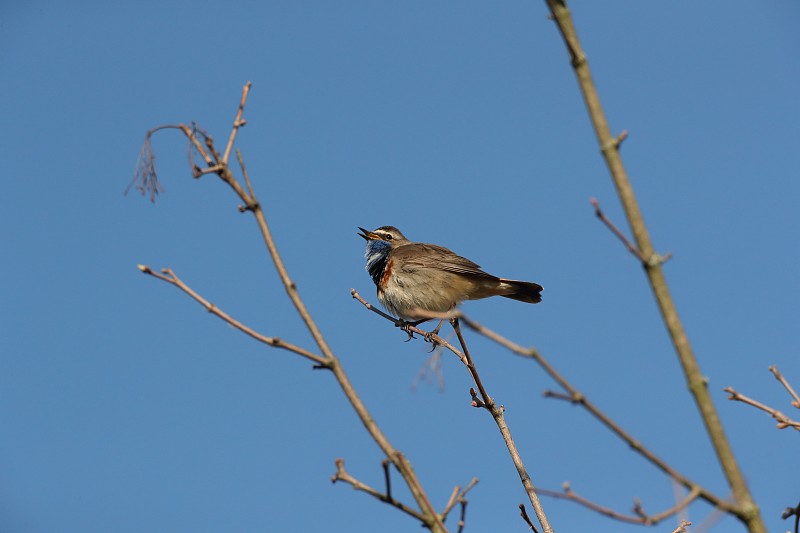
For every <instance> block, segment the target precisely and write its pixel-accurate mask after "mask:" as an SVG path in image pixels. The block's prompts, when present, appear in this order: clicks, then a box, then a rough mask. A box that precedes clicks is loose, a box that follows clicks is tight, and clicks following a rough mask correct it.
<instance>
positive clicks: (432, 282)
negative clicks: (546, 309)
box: [358, 226, 543, 332]
mask: <svg viewBox="0 0 800 533" xmlns="http://www.w3.org/2000/svg"><path fill="white" fill-rule="evenodd" d="M358 229H360V230H361V233H359V234H358V235H359V236H360V237H363V238H364V239H365V240H366V241H367V250H366V253H365V254H364V255H365V257H366V259H367V272H369V275H370V276H371V277H372V281H374V282H375V285H376V286H377V288H378V300H379V301H380V302H381V304H382V305H383V306H384V307H385V308H386V309H387V310H388V311H389V312H390V313H392V314H394V315H395V316H397V317H399V318H400V319H401V320H403V321H406V322H411V321H416V323H417V324H419V323H420V322H424V321H425V320H428V319H430V318H432V316H431V315H435V314H437V313H438V314H441V313H447V312H449V311H451V310H453V309H454V308H455V307H456V306H457V305H458V304H460V303H461V302H463V301H464V300H480V299H481V298H488V297H489V296H504V297H506V298H511V299H512V300H519V301H520V302H527V303H532V304H535V303H539V302H540V301H542V296H541V292H542V290H543V289H542V286H541V285H539V284H537V283H531V282H528V281H517V280H512V279H505V278H498V277H496V276H492V275H491V274H487V273H486V272H484V271H483V270H481V267H480V266H478V265H477V264H475V263H473V262H472V261H470V260H469V259H466V258H464V257H461V256H460V255H457V254H455V253H453V252H452V251H450V250H448V249H447V248H445V247H443V246H438V245H436V244H426V243H421V242H412V241H409V240H408V239H406V237H405V236H404V235H403V234H402V233H401V232H400V230H398V229H397V228H395V227H393V226H381V227H380V228H378V229H376V230H373V231H368V230H365V229H364V228H362V227H359V228H358ZM415 325H416V324H415ZM439 326H440V327H441V323H440V324H439ZM438 330H439V328H438V327H437V328H436V330H434V331H437V332H438Z"/></svg>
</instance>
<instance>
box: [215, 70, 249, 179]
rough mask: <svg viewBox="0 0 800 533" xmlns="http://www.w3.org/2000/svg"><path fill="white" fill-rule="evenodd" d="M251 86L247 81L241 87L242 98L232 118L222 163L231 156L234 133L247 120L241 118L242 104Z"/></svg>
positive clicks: (226, 161)
mask: <svg viewBox="0 0 800 533" xmlns="http://www.w3.org/2000/svg"><path fill="white" fill-rule="evenodd" d="M252 86H253V84H252V83H251V82H249V81H248V82H247V83H245V85H244V88H243V89H242V100H241V101H240V102H239V109H238V111H237V112H236V118H235V119H233V128H232V129H231V136H230V137H229V138H228V145H227V146H226V147H225V155H223V156H222V164H223V165H227V164H228V159H229V158H230V156H231V150H232V149H233V143H234V141H236V134H237V133H238V132H239V128H241V127H242V126H244V125H245V124H247V121H246V120H244V119H243V118H242V113H244V104H245V103H246V102H247V95H248V94H250V87H252Z"/></svg>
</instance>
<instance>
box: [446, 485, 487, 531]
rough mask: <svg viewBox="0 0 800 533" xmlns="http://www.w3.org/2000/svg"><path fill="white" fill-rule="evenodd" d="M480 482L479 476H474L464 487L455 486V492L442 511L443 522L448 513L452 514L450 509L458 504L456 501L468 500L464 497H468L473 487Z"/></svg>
mask: <svg viewBox="0 0 800 533" xmlns="http://www.w3.org/2000/svg"><path fill="white" fill-rule="evenodd" d="M477 484H478V478H476V477H474V478H472V479H471V480H470V482H469V483H467V486H466V487H464V488H463V489H462V488H461V487H459V486H458V485H456V486H455V487H453V493H452V494H450V499H449V500H447V505H445V506H444V511H442V514H441V517H442V522H444V521H445V520H447V515H449V514H450V511H451V510H452V509H453V507H454V506H455V505H456V503H458V502H461V501H466V500H465V499H464V498H465V497H466V495H467V493H468V492H469V491H470V490H472V487H474V486H475V485H477Z"/></svg>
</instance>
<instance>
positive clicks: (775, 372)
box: [769, 365, 800, 409]
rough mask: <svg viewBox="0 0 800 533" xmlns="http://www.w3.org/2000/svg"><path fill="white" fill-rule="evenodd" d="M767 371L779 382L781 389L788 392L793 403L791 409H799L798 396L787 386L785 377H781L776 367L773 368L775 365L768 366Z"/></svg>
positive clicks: (799, 397) (799, 399) (799, 400)
mask: <svg viewBox="0 0 800 533" xmlns="http://www.w3.org/2000/svg"><path fill="white" fill-rule="evenodd" d="M769 371H770V372H772V375H773V376H775V379H777V380H778V381H780V382H781V385H783V387H784V388H785V389H786V390H787V391H788V392H789V394H790V395H791V396H792V399H793V401H792V407H796V408H797V409H800V396H798V395H797V393H796V392H795V391H794V389H793V388H792V386H791V385H790V384H789V382H788V381H787V380H786V378H785V377H783V374H781V373H780V372H778V367H777V366H775V365H772V366H770V367H769Z"/></svg>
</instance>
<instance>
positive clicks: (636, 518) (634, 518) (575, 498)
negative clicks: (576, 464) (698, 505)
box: [539, 483, 700, 526]
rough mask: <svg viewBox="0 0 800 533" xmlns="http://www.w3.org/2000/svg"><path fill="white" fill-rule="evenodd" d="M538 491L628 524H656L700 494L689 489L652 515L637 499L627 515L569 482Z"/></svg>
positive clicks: (697, 490)
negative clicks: (582, 493) (562, 486)
mask: <svg viewBox="0 0 800 533" xmlns="http://www.w3.org/2000/svg"><path fill="white" fill-rule="evenodd" d="M539 492H540V493H542V494H545V495H547V496H551V497H553V498H558V499H563V500H569V501H572V502H575V503H577V504H578V505H581V506H583V507H586V508H587V509H590V510H592V511H594V512H596V513H599V514H601V515H604V516H607V517H609V518H612V519H614V520H618V521H620V522H625V523H628V524H642V525H647V526H651V525H655V524H658V523H659V522H662V521H663V520H665V519H667V518H669V517H671V516H674V515H675V514H677V513H678V512H680V511H681V510H682V509H684V508H686V507H687V506H688V505H689V504H690V503H692V502H693V501H695V500H696V499H697V498H698V497H699V496H700V491H699V489H696V490H693V491H690V492H689V493H688V494H687V495H686V497H684V498H683V499H682V500H681V501H679V502H678V503H676V504H675V505H673V506H672V507H670V508H669V509H666V510H664V511H662V512H660V513H657V514H654V515H648V514H647V513H645V512H644V509H643V507H642V505H641V503H640V502H638V501H637V502H636V504H635V505H634V508H633V513H634V514H632V515H629V514H625V513H620V512H618V511H615V510H614V509H611V508H610V507H606V506H604V505H600V504H598V503H595V502H593V501H591V500H589V499H588V498H585V497H584V496H581V495H580V494H578V493H577V492H575V491H574V490H572V487H570V485H569V483H564V488H563V491H555V490H548V489H539Z"/></svg>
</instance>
